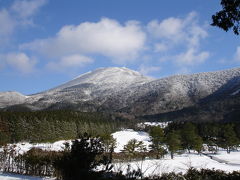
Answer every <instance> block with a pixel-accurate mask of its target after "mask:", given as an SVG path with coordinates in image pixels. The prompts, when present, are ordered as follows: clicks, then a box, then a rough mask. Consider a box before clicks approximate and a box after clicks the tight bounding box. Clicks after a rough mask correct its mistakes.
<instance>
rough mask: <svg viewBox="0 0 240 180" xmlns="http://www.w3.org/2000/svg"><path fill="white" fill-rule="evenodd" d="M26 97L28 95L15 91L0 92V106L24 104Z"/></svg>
mask: <svg viewBox="0 0 240 180" xmlns="http://www.w3.org/2000/svg"><path fill="white" fill-rule="evenodd" d="M26 99H27V96H24V95H23V94H21V93H18V92H15V91H7V92H0V108H2V107H6V106H11V105H16V104H22V103H24V102H25V100H26Z"/></svg>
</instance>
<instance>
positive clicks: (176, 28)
mask: <svg viewBox="0 0 240 180" xmlns="http://www.w3.org/2000/svg"><path fill="white" fill-rule="evenodd" d="M147 28H148V30H149V32H150V33H151V34H152V35H153V36H155V37H156V38H168V39H173V40H177V39H179V38H180V37H181V36H182V33H181V32H182V28H183V25H182V20H181V19H178V18H172V17H171V18H168V19H165V20H163V21H162V22H158V21H157V20H153V21H151V22H149V24H148V25H147Z"/></svg>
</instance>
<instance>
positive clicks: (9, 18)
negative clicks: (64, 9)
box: [0, 0, 47, 45]
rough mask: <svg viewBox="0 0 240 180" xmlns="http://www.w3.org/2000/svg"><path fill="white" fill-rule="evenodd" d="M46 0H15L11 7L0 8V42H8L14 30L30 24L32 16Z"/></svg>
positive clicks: (2, 43) (3, 43)
mask: <svg viewBox="0 0 240 180" xmlns="http://www.w3.org/2000/svg"><path fill="white" fill-rule="evenodd" d="M46 2H47V0H16V1H14V3H13V4H12V5H11V7H8V8H3V9H0V27H1V28H0V43H1V45H5V43H8V40H9V39H10V37H11V35H12V34H13V33H14V31H17V29H18V28H19V27H20V26H22V25H24V26H25V25H29V24H32V16H33V15H34V14H35V13H36V12H37V11H38V10H39V8H40V7H41V6H43V5H44V4H45V3H46Z"/></svg>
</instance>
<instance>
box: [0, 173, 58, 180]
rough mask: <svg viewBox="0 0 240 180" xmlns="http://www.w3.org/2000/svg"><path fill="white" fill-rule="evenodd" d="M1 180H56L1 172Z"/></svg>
mask: <svg viewBox="0 0 240 180" xmlns="http://www.w3.org/2000/svg"><path fill="white" fill-rule="evenodd" d="M0 180H54V178H41V177H34V176H23V175H18V174H10V173H1V172H0Z"/></svg>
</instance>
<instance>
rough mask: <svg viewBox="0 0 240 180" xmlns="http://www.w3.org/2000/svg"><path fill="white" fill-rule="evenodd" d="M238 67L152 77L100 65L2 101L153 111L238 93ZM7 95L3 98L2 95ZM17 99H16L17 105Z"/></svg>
mask: <svg viewBox="0 0 240 180" xmlns="http://www.w3.org/2000/svg"><path fill="white" fill-rule="evenodd" d="M239 89H240V68H235V69H228V70H223V71H216V72H205V73H198V74H192V75H175V76H170V77H166V78H161V79H152V78H149V77H146V76H143V75H141V74H140V73H138V72H136V71H133V70H130V69H127V68H119V67H113V68H100V69H96V70H95V71H92V72H88V73H85V74H83V75H80V76H78V77H76V78H74V79H73V80H71V81H69V82H67V83H65V84H62V85H60V86H58V87H56V88H53V89H50V90H48V91H44V92H41V93H38V94H35V95H31V96H28V97H27V98H26V97H25V96H20V97H22V99H21V100H18V99H19V97H16V99H15V98H12V99H11V98H7V100H4V101H2V100H1V99H0V102H1V103H0V104H1V105H2V106H4V105H6V106H9V105H11V103H12V105H15V104H22V106H26V107H28V108H30V109H34V110H40V109H74V110H80V111H108V112H123V113H129V114H134V115H152V114H159V113H167V112H172V111H177V110H181V109H183V108H186V107H190V106H194V105H196V104H198V103H199V102H202V101H204V100H205V101H206V100H208V99H214V98H215V99H216V98H217V99H219V98H220V97H228V96H229V97H233V96H238V95H239V92H240V91H239ZM2 99H3V98H2ZM16 102H17V103H16Z"/></svg>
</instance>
